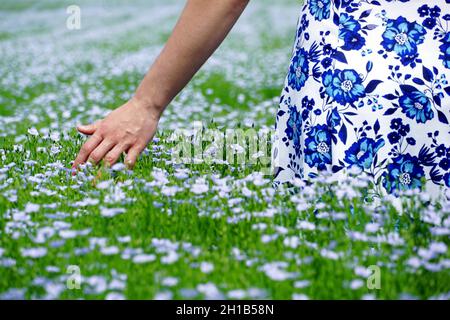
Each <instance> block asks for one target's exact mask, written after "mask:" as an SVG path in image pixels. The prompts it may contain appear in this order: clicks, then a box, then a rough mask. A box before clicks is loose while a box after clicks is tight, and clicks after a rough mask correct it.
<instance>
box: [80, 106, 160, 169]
mask: <svg viewBox="0 0 450 320" xmlns="http://www.w3.org/2000/svg"><path fill="white" fill-rule="evenodd" d="M160 116H161V114H160V112H159V111H156V109H155V108H150V107H148V106H146V105H144V104H143V103H142V102H141V101H139V100H137V99H135V98H133V99H131V100H130V101H128V102H127V103H125V104H124V105H122V106H121V107H120V108H117V109H116V110H114V111H112V112H111V113H110V114H109V115H108V116H107V117H106V118H104V119H102V120H100V121H98V122H96V123H94V124H90V125H80V126H78V127H77V130H78V131H79V132H81V133H84V134H87V135H90V136H91V137H90V138H89V139H88V140H87V141H86V142H85V143H84V145H83V146H82V147H81V150H80V152H79V154H78V156H77V158H76V159H75V161H74V163H73V166H72V168H77V167H78V165H80V164H82V163H85V162H86V161H89V162H92V163H94V164H97V163H99V162H100V161H101V160H102V159H105V161H106V162H107V163H108V164H109V165H113V164H114V163H116V162H117V160H118V159H119V157H120V155H121V154H122V152H126V153H127V155H126V158H125V165H126V166H127V167H128V168H133V166H134V164H135V163H136V159H137V157H138V156H139V154H140V153H141V152H142V150H144V148H145V147H146V146H147V144H148V143H149V142H150V140H151V139H152V138H153V136H154V135H155V132H156V128H157V126H158V121H159V118H160Z"/></svg>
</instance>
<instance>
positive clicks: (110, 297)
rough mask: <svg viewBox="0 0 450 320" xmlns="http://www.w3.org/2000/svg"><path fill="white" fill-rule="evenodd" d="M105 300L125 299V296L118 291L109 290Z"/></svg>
mask: <svg viewBox="0 0 450 320" xmlns="http://www.w3.org/2000/svg"><path fill="white" fill-rule="evenodd" d="M105 299H106V300H125V296H124V295H123V294H121V293H119V292H110V293H108V294H107V295H106V297H105Z"/></svg>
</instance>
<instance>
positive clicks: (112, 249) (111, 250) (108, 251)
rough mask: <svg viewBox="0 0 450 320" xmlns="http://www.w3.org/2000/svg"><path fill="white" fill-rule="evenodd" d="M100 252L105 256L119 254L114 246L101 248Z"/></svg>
mask: <svg viewBox="0 0 450 320" xmlns="http://www.w3.org/2000/svg"><path fill="white" fill-rule="evenodd" d="M100 252H101V253H102V254H104V255H105V256H111V255H114V254H118V253H119V248H118V247H116V246H111V247H103V248H101V249H100Z"/></svg>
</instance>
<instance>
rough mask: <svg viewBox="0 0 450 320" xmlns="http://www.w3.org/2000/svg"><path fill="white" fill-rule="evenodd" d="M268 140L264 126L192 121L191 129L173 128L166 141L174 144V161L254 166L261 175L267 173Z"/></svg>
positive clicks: (270, 134)
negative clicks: (210, 125) (225, 126)
mask: <svg viewBox="0 0 450 320" xmlns="http://www.w3.org/2000/svg"><path fill="white" fill-rule="evenodd" d="M272 139H273V132H272V130H270V129H267V128H262V129H255V128H253V127H252V128H235V129H217V128H207V127H205V126H204V125H203V124H202V123H201V122H194V124H193V127H192V128H191V129H177V130H175V131H174V132H173V133H172V134H171V135H170V136H169V138H168V141H169V142H171V143H173V144H174V145H173V148H172V153H171V156H172V162H173V163H175V164H207V165H211V164H224V165H230V166H257V167H258V170H259V171H260V172H262V173H263V174H271V171H272V142H273V141H272Z"/></svg>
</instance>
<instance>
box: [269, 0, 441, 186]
mask: <svg viewBox="0 0 450 320" xmlns="http://www.w3.org/2000/svg"><path fill="white" fill-rule="evenodd" d="M449 78H450V0H305V2H304V3H303V6H302V10H301V13H300V18H299V21H298V26H297V35H296V40H295V46H294V50H293V55H292V58H291V61H290V66H289V71H288V74H287V77H286V81H285V87H284V89H283V91H282V94H281V98H280V106H279V110H278V112H277V124H276V134H275V143H274V147H273V160H274V161H273V164H274V169H275V183H277V184H278V183H282V182H287V181H291V180H292V179H293V178H309V177H315V176H317V175H318V174H319V173H320V172H321V171H324V170H326V171H331V172H334V173H336V174H337V173H339V172H343V171H346V169H348V168H350V167H357V168H358V169H359V170H362V171H363V172H365V173H366V174H368V175H369V176H370V178H371V179H373V182H374V183H376V185H377V186H380V188H381V189H382V191H383V192H387V193H393V194H396V193H398V191H405V190H409V189H414V188H422V189H423V188H426V189H429V188H431V189H436V188H437V189H439V190H443V189H445V187H450V124H449V121H450V85H449V83H448V79H449ZM429 190H430V189H429Z"/></svg>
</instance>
